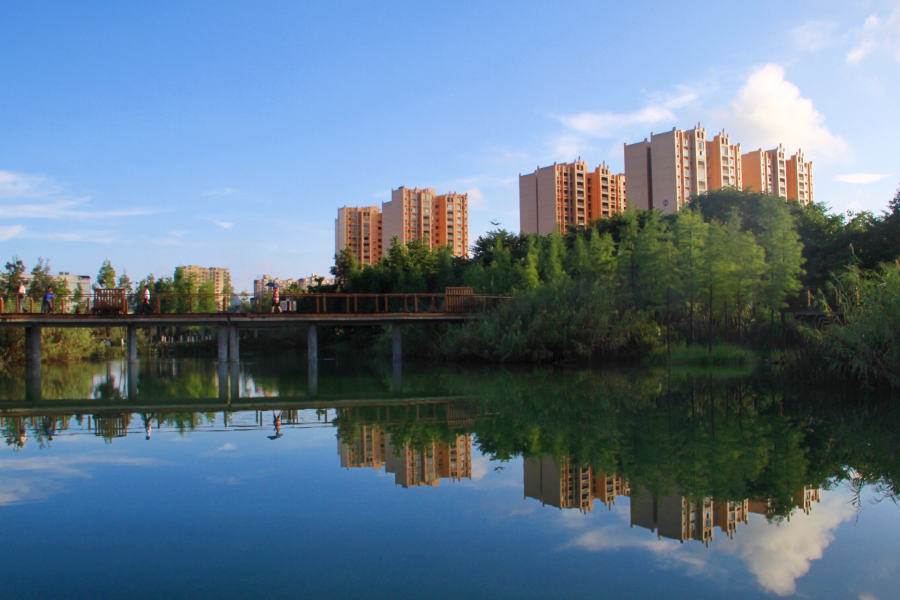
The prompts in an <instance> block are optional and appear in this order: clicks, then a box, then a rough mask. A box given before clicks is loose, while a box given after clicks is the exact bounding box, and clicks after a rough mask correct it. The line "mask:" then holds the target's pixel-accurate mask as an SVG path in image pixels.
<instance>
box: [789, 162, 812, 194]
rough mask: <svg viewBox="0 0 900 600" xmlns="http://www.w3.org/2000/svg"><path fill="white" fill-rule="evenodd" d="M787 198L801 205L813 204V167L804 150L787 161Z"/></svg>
mask: <svg viewBox="0 0 900 600" xmlns="http://www.w3.org/2000/svg"><path fill="white" fill-rule="evenodd" d="M786 175H787V197H788V199H789V200H796V201H797V202H799V203H800V204H809V203H811V202H813V165H812V162H806V160H805V157H804V156H803V150H797V153H796V154H794V155H793V156H791V157H790V158H789V159H788V160H787V172H786Z"/></svg>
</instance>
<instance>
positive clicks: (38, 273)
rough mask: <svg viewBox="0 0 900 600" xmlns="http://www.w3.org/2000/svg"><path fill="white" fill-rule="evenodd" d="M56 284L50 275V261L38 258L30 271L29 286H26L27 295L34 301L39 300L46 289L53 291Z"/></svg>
mask: <svg viewBox="0 0 900 600" xmlns="http://www.w3.org/2000/svg"><path fill="white" fill-rule="evenodd" d="M56 283H57V282H56V278H54V277H53V276H52V275H51V274H50V261H49V260H46V259H43V258H39V259H38V262H37V264H36V265H35V266H34V268H33V269H32V270H31V285H30V286H28V295H29V296H31V297H32V298H34V299H36V300H37V299H40V298H42V297H43V296H44V293H45V291H46V290H47V288H48V287H49V288H51V289H55V286H56Z"/></svg>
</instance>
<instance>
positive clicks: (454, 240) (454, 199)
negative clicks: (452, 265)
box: [430, 194, 469, 256]
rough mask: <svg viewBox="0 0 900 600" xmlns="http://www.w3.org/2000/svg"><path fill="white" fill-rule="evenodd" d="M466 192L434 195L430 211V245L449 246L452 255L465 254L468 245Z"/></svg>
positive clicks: (467, 200) (467, 201)
mask: <svg viewBox="0 0 900 600" xmlns="http://www.w3.org/2000/svg"><path fill="white" fill-rule="evenodd" d="M468 215H469V196H468V194H443V195H441V196H435V198H434V201H433V203H432V213H431V217H432V220H431V238H430V242H431V247H432V248H436V247H438V246H450V248H451V249H452V250H453V255H454V256H466V255H467V254H468V246H469V217H468Z"/></svg>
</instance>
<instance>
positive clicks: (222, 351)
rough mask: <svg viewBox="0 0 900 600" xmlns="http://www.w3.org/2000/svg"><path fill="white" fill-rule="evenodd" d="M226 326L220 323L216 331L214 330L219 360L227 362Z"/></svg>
mask: <svg viewBox="0 0 900 600" xmlns="http://www.w3.org/2000/svg"><path fill="white" fill-rule="evenodd" d="M228 335H229V333H228V326H226V325H220V326H219V330H218V332H216V338H217V340H218V343H219V362H220V363H226V362H228Z"/></svg>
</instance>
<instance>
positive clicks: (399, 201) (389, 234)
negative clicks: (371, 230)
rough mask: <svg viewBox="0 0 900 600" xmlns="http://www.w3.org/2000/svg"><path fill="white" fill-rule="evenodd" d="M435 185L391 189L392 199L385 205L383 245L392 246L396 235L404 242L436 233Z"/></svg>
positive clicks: (427, 237)
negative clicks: (424, 187)
mask: <svg viewBox="0 0 900 600" xmlns="http://www.w3.org/2000/svg"><path fill="white" fill-rule="evenodd" d="M435 195H436V194H435V192H434V189H433V188H426V189H423V190H420V189H419V188H412V189H410V188H407V187H400V188H398V189H396V190H391V200H390V202H385V203H384V204H383V205H382V207H383V208H384V245H385V249H387V248H390V246H391V241H392V240H393V239H394V236H397V239H398V240H399V241H400V243H401V244H405V243H407V242H409V241H412V240H418V239H428V240H430V239H431V237H432V235H433V230H432V227H433V225H434V210H433V209H434V197H435Z"/></svg>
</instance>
